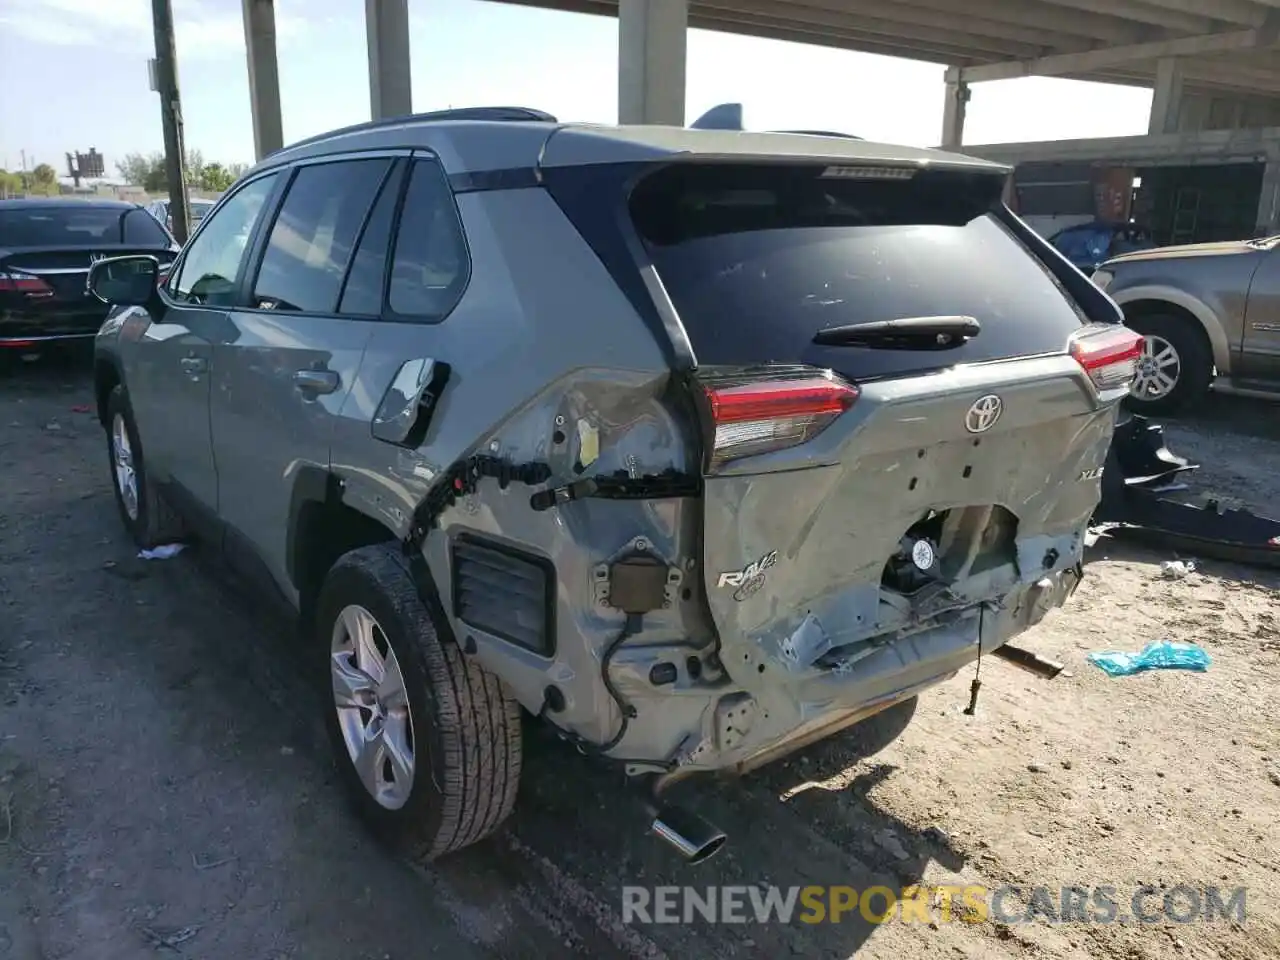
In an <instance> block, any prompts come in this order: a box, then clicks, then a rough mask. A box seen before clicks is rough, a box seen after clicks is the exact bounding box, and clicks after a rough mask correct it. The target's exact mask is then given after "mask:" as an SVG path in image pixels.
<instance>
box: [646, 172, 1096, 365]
mask: <svg viewBox="0 0 1280 960" xmlns="http://www.w3.org/2000/svg"><path fill="white" fill-rule="evenodd" d="M824 173H825V174H826V175H824ZM836 173H837V171H835V170H832V169H829V168H821V167H809V166H804V167H799V166H752V165H723V164H693V163H687V164H677V165H673V166H670V167H667V168H665V169H663V170H661V171H659V172H657V173H654V174H652V175H650V176H649V177H648V178H646V179H645V180H643V181H641V182H640V184H639V185H638V186H637V187H636V188H635V190H634V191H633V192H632V195H631V200H630V209H631V216H632V220H633V222H634V223H635V225H636V228H637V230H638V231H639V232H640V234H641V236H642V238H643V239H644V241H645V243H646V246H647V247H648V251H649V254H650V256H651V258H652V259H653V262H654V265H655V267H656V268H657V271H658V274H659V276H660V277H661V279H662V282H663V285H664V286H665V288H666V290H667V293H668V294H669V296H670V297H671V300H672V303H673V304H674V305H675V308H676V311H677V312H678V313H679V315H680V319H681V321H682V322H683V323H684V326H685V329H686V331H687V332H688V334H689V338H690V340H691V342H692V345H693V349H694V353H695V354H696V355H697V358H698V362H699V364H732V365H739V364H741V365H750V364H755V363H769V362H781V363H811V364H815V365H818V366H822V367H832V368H834V369H836V370H838V371H840V372H842V373H845V374H846V375H849V376H853V377H857V378H861V379H867V378H876V377H886V376H895V375H900V374H906V373H916V372H921V371H923V370H926V369H937V368H940V367H946V366H950V365H952V364H956V363H973V362H979V361H984V360H996V359H1004V358H1009V357H1020V356H1033V355H1039V354H1045V353H1054V352H1059V351H1061V350H1063V349H1064V348H1065V347H1066V344H1067V338H1068V337H1069V336H1070V334H1071V333H1072V332H1073V331H1075V330H1076V329H1078V328H1079V326H1080V325H1081V323H1082V322H1083V320H1082V315H1081V313H1080V312H1079V311H1078V309H1077V307H1076V305H1075V304H1074V302H1073V301H1071V300H1070V299H1069V297H1068V296H1067V294H1066V293H1065V292H1064V291H1063V290H1062V288H1061V287H1060V286H1059V285H1058V283H1057V281H1056V280H1055V279H1054V278H1053V277H1052V275H1051V274H1050V273H1049V272H1048V270H1047V269H1046V268H1045V267H1044V266H1043V265H1042V264H1041V262H1040V261H1039V260H1037V259H1036V258H1035V256H1034V255H1033V254H1031V253H1030V252H1029V251H1028V250H1027V249H1026V248H1025V247H1023V246H1022V244H1021V243H1019V242H1018V241H1017V240H1016V239H1015V238H1014V237H1013V236H1012V235H1011V234H1010V233H1009V232H1008V231H1006V230H1005V228H1004V227H1003V226H1002V225H1001V223H1000V222H999V221H998V220H997V219H996V218H995V217H994V215H993V214H992V213H991V211H993V210H994V209H995V207H996V205H997V204H998V203H999V201H1000V194H1001V188H1002V183H1001V181H1000V178H998V177H992V176H990V175H986V174H960V173H954V172H938V171H925V172H922V173H918V174H916V175H915V176H914V177H911V178H910V179H899V180H884V179H853V178H850V177H847V176H845V177H840V176H836V175H835V174H836ZM957 315H959V316H971V317H975V318H977V320H978V321H979V323H980V324H981V328H982V329H981V333H980V334H979V336H977V337H975V338H974V339H972V340H970V341H969V342H967V343H966V344H964V345H963V346H961V347H957V348H955V349H951V350H945V351H937V350H882V349H870V348H866V347H853V346H835V347H833V346H818V345H816V344H814V343H813V342H812V339H813V335H814V334H815V333H817V332H818V331H819V330H822V329H823V328H825V327H832V326H839V325H843V324H851V323H861V322H866V321H876V320H894V319H900V318H904V317H928V316H957Z"/></svg>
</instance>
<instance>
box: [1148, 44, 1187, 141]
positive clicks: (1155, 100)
mask: <svg viewBox="0 0 1280 960" xmlns="http://www.w3.org/2000/svg"><path fill="white" fill-rule="evenodd" d="M1181 113H1182V64H1181V63H1180V62H1179V61H1178V58H1177V57H1163V58H1161V59H1160V60H1157V61H1156V84H1155V95H1154V96H1153V97H1152V98H1151V119H1150V120H1148V121H1147V133H1149V134H1158V133H1177V132H1178V119H1179V116H1180V115H1181Z"/></svg>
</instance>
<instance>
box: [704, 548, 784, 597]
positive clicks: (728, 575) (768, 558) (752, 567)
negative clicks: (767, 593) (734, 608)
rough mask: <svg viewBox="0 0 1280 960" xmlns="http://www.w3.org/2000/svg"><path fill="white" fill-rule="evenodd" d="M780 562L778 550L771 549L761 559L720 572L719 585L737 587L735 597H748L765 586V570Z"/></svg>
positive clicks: (717, 583)
mask: <svg viewBox="0 0 1280 960" xmlns="http://www.w3.org/2000/svg"><path fill="white" fill-rule="evenodd" d="M777 562H778V551H777V550H771V551H769V552H768V553H766V554H765V555H764V556H763V557H761V558H760V559H759V560H756V561H754V562H753V563H749V564H747V565H746V566H745V567H743V568H742V569H741V570H729V571H726V572H725V573H722V574H720V579H719V580H718V581H717V582H716V586H717V587H736V588H737V589H736V590H734V592H733V599H735V600H738V601H742V600H745V599H747V597H749V596H751V595H752V594H753V593H755V592H756V591H757V590H759V589H760V588H761V587H762V586H764V572H765V571H766V570H768V569H769V568H770V567H772V566H773V565H774V564H775V563H777Z"/></svg>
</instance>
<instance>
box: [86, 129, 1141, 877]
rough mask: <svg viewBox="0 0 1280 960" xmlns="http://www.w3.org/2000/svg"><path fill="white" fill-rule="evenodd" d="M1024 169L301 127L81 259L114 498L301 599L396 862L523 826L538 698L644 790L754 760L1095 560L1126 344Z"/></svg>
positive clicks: (793, 147)
mask: <svg viewBox="0 0 1280 960" xmlns="http://www.w3.org/2000/svg"><path fill="white" fill-rule="evenodd" d="M1006 173H1007V171H1006V169H1005V168H1003V167H999V166H996V165H992V164H989V163H985V162H982V161H977V160H971V159H967V158H964V157H960V156H953V155H949V154H944V153H937V152H932V151H924V150H915V149H909V148H899V147H888V146H882V145H878V144H874V143H868V142H865V141H861V140H853V139H842V138H835V137H820V136H803V135H788V134H750V133H735V132H724V131H703V130H689V129H678V128H664V127H617V128H615V127H603V126H587V125H577V124H562V123H558V122H557V121H556V120H555V119H554V118H553V117H550V116H548V115H546V114H542V113H539V112H537V111H532V110H524V109H517V108H485V109H475V110H464V111H449V112H445V113H442V114H426V115H418V116H414V117H409V118H401V119H398V120H395V121H390V122H375V123H371V124H365V125H361V126H357V127H353V128H349V129H345V130H340V131H337V132H335V133H332V134H329V135H326V136H321V137H317V138H315V139H312V140H308V141H304V142H302V143H299V144H296V145H294V146H292V147H290V148H288V149H286V150H284V151H282V152H279V153H277V154H274V155H272V156H271V157H269V158H267V159H266V160H265V161H263V162H262V163H260V164H259V165H258V166H257V167H255V168H254V169H253V170H251V171H250V172H249V173H248V174H247V175H246V176H245V177H244V178H242V179H241V180H240V182H239V183H237V184H236V185H235V186H234V187H233V188H232V189H231V190H230V191H228V193H227V194H226V196H225V197H224V198H223V199H222V200H221V201H220V202H219V203H218V205H217V207H216V208H215V209H214V210H212V211H211V212H210V213H209V215H208V216H207V217H205V218H204V220H203V222H202V223H201V225H200V227H199V229H198V230H197V231H196V233H195V234H194V236H193V237H192V239H191V240H190V242H189V243H188V244H187V245H186V247H185V248H184V249H183V251H182V253H181V255H180V256H179V258H178V259H177V260H176V261H175V263H174V265H173V267H172V269H171V270H167V271H165V270H164V268H162V267H160V266H159V265H158V264H157V263H156V261H155V260H153V259H151V258H149V257H141V256H132V257H120V258H115V259H112V260H107V261H103V262H101V263H98V264H97V265H96V266H95V267H94V269H93V272H92V275H91V278H90V281H89V284H90V289H91V291H92V292H93V293H94V294H96V295H97V296H98V297H99V298H101V299H103V300H105V301H107V302H109V303H112V304H114V305H116V309H114V310H113V311H112V314H111V316H110V318H109V319H108V320H107V322H106V324H105V325H104V326H103V328H102V330H101V332H100V334H99V336H98V339H97V353H96V387H97V401H98V412H99V415H100V418H101V421H102V424H103V426H104V427H105V429H106V435H107V439H108V449H109V454H110V466H111V476H112V478H113V479H114V485H115V492H116V497H117V500H118V504H119V509H120V514H121V516H122V518H123V520H124V523H125V525H126V526H127V527H128V529H129V531H130V532H131V533H132V535H133V536H134V537H135V538H136V540H137V541H138V543H139V544H142V545H144V546H151V545H155V544H159V543H164V542H169V541H173V540H177V539H181V538H188V537H190V538H193V539H195V540H197V541H198V542H200V543H201V544H202V548H203V549H204V550H206V551H209V552H212V553H216V554H219V555H220V556H221V557H222V558H224V559H225V560H226V561H227V563H228V564H229V565H230V566H231V568H232V569H234V570H237V571H240V572H241V573H243V574H245V576H246V578H247V580H248V581H249V582H250V583H252V584H256V585H258V586H260V587H262V588H264V589H265V590H267V591H269V592H270V593H271V594H272V595H273V596H275V597H277V598H279V599H280V600H281V601H282V602H283V603H284V604H285V605H286V607H287V608H288V609H289V610H291V611H292V612H294V613H296V614H298V615H299V619H300V622H301V624H302V625H303V628H304V630H305V635H306V637H307V638H308V639H307V643H308V649H310V650H311V651H312V655H313V656H312V660H311V661H310V663H309V665H308V669H312V668H314V670H315V671H316V672H317V674H319V675H322V676H323V678H324V679H323V681H322V683H323V687H324V690H325V698H326V704H327V705H326V708H325V717H324V718H325V722H326V723H327V725H328V728H329V732H330V734H331V738H332V742H333V746H334V750H335V754H336V758H337V763H338V765H339V767H340V769H341V772H342V777H343V779H344V780H345V781H346V783H347V785H348V786H349V788H350V791H351V794H352V796H353V797H354V798H355V801H356V803H357V804H358V806H359V808H360V809H361V811H362V812H363V814H364V815H365V816H366V818H367V819H368V820H369V821H370V822H371V824H372V825H373V826H374V827H376V828H378V829H379V830H380V831H382V832H384V833H386V834H388V835H390V836H391V837H393V838H394V839H395V840H397V841H398V842H399V844H400V845H401V847H402V849H405V850H406V851H407V852H408V853H409V854H410V855H413V856H416V857H420V858H431V857H435V856H438V855H440V854H444V853H447V852H448V851H452V850H456V849H458V848H460V847H463V846H466V845H467V844H470V843H473V842H474V841H477V840H479V839H480V838H482V837H484V836H485V835H487V834H489V833H490V832H492V831H493V830H494V829H495V828H496V827H497V826H498V825H499V824H501V823H502V821H503V819H504V818H505V817H506V816H507V815H508V813H509V812H510V811H511V808H512V805H513V803H514V800H515V796H516V786H517V781H518V779H519V776H520V763H521V740H520V738H521V710H522V709H523V710H524V711H527V712H528V713H529V714H532V715H535V716H537V717H538V718H540V719H542V720H543V721H545V722H547V723H550V724H553V725H554V726H555V727H556V728H557V729H558V730H559V731H560V732H561V734H562V735H563V736H564V737H565V738H567V739H569V740H571V741H572V742H573V743H575V744H576V745H578V746H580V747H581V748H582V749H583V750H584V751H586V752H589V753H593V754H598V755H601V756H603V757H605V758H608V759H611V760H614V761H615V762H617V763H619V764H621V765H623V766H624V767H625V769H626V771H627V772H628V773H629V774H631V775H632V776H633V777H635V778H637V782H640V783H644V784H645V785H646V786H647V787H649V788H651V789H652V790H654V791H660V790H661V789H662V788H663V787H665V786H666V785H668V784H670V783H672V782H674V781H675V780H677V779H680V778H683V777H686V776H689V775H692V774H697V773H704V772H710V771H734V772H743V771H747V770H750V769H752V768H755V767H757V766H759V765H760V764H763V763H766V762H768V761H770V760H772V759H774V758H777V757H779V756H782V755H783V754H785V753H787V752H788V751H791V750H794V749H796V748H798V747H801V746H804V745H806V744H808V743H811V742H813V741H815V740H817V739H820V738H822V737H826V736H829V735H831V734H833V733H836V732H837V731H839V730H841V729H843V728H846V727H848V726H849V725H851V724H853V723H856V722H858V721H859V720H862V719H864V718H866V717H868V716H870V715H872V714H874V713H876V712H877V711H880V710H882V709H885V708H886V707H888V706H891V705H893V704H896V703H899V702H902V701H904V700H907V699H909V698H912V697H914V696H915V695H916V694H917V693H919V692H920V691H922V690H924V689H926V688H927V687H929V686H931V685H933V684H936V683H938V682H939V681H941V680H944V679H946V678H948V677H950V676H952V675H954V674H955V673H956V672H957V671H958V670H959V669H960V668H962V667H963V666H965V665H966V664H967V663H970V662H971V661H973V660H974V659H975V658H976V657H977V656H978V654H979V651H980V650H986V651H990V650H991V649H993V648H996V647H998V646H1000V645H1002V644H1004V643H1005V642H1006V641H1008V640H1009V639H1010V638H1011V637H1013V636H1014V635H1016V634H1018V633H1020V632H1021V631H1023V630H1025V629H1027V628H1028V627H1029V626H1031V625H1033V624H1035V623H1036V622H1037V621H1038V620H1040V619H1041V618H1042V617H1043V616H1044V614H1045V612H1046V611H1047V610H1049V609H1050V608H1052V607H1055V606H1057V605H1060V604H1061V603H1062V602H1063V601H1064V600H1065V599H1066V597H1067V596H1068V595H1069V594H1070V593H1071V591H1072V590H1073V589H1074V587H1075V585H1076V583H1077V582H1078V580H1079V578H1080V575H1081V570H1080V563H1081V556H1082V549H1083V538H1084V532H1085V527H1086V524H1087V522H1088V520H1089V517H1090V514H1091V513H1092V511H1093V509H1094V506H1095V504H1096V503H1097V501H1098V496H1099V480H1098V478H1099V474H1100V473H1101V470H1100V468H1101V466H1102V463H1103V459H1104V456H1105V454H1106V451H1107V447H1108V443H1109V441H1110V437H1111V433H1112V428H1113V423H1114V418H1115V408H1116V405H1117V403H1118V401H1119V400H1121V399H1122V398H1123V397H1124V395H1125V394H1126V392H1127V391H1128V387H1129V383H1130V381H1131V379H1132V377H1133V375H1134V369H1135V359H1136V358H1137V356H1138V353H1139V350H1140V340H1139V338H1138V336H1137V335H1136V334H1134V333H1132V332H1130V331H1128V330H1127V329H1126V328H1125V327H1124V326H1122V325H1121V324H1120V323H1119V320H1120V316H1119V313H1118V310H1117V308H1116V307H1115V305H1114V304H1113V303H1112V302H1111V301H1110V300H1109V299H1108V298H1107V297H1106V295H1105V294H1104V293H1102V292H1101V291H1100V290H1098V289H1097V288H1096V287H1095V286H1093V285H1092V284H1091V283H1090V282H1089V281H1088V279H1086V278H1085V277H1084V276H1083V275H1082V274H1080V273H1079V272H1077V271H1076V270H1075V269H1074V268H1073V267H1071V266H1070V264H1068V263H1067V262H1066V261H1065V260H1064V259H1063V258H1062V257H1061V256H1060V255H1058V254H1057V253H1056V252H1055V251H1054V250H1053V249H1052V248H1051V247H1049V246H1048V244H1046V243H1045V242H1044V241H1043V240H1041V239H1039V238H1038V237H1037V236H1036V235H1035V234H1034V233H1033V232H1032V231H1031V230H1029V229H1028V228H1027V227H1026V226H1025V225H1024V224H1022V223H1021V222H1020V221H1019V220H1018V219H1017V218H1016V217H1015V216H1013V215H1012V214H1011V213H1010V212H1009V211H1008V210H1007V209H1006V208H1005V207H1004V206H1003V204H1002V202H1001V195H1002V188H1003V185H1004V180H1005V176H1006ZM654 829H655V830H656V831H657V832H658V833H659V834H660V835H662V836H664V837H665V838H666V839H667V840H669V841H671V842H672V843H673V844H675V845H676V846H677V847H679V848H680V849H681V851H682V852H683V853H684V854H685V855H686V856H688V857H689V858H690V859H697V858H700V857H703V856H706V855H708V854H709V853H710V852H711V851H713V850H714V849H715V848H716V847H718V845H719V844H720V843H721V842H723V839H724V838H723V836H722V835H720V834H719V833H718V832H716V831H715V830H714V829H712V828H709V827H707V826H706V825H704V824H701V823H700V822H698V821H697V819H696V818H694V817H689V816H686V817H683V818H682V815H681V812H680V811H674V812H670V811H667V812H662V813H661V815H660V816H659V817H658V818H657V819H656V821H655V823H654Z"/></svg>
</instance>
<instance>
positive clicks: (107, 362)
mask: <svg viewBox="0 0 1280 960" xmlns="http://www.w3.org/2000/svg"><path fill="white" fill-rule="evenodd" d="M123 383H124V377H123V376H122V375H121V373H120V366H119V364H117V363H116V361H115V360H113V359H111V358H110V357H103V356H98V357H95V358H94V360H93V399H94V409H95V410H96V411H97V414H98V422H99V423H100V424H102V425H103V426H104V427H105V426H106V425H107V400H108V399H109V398H110V396H111V391H112V390H114V389H115V388H116V387H118V386H120V385H121V384H123Z"/></svg>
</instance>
